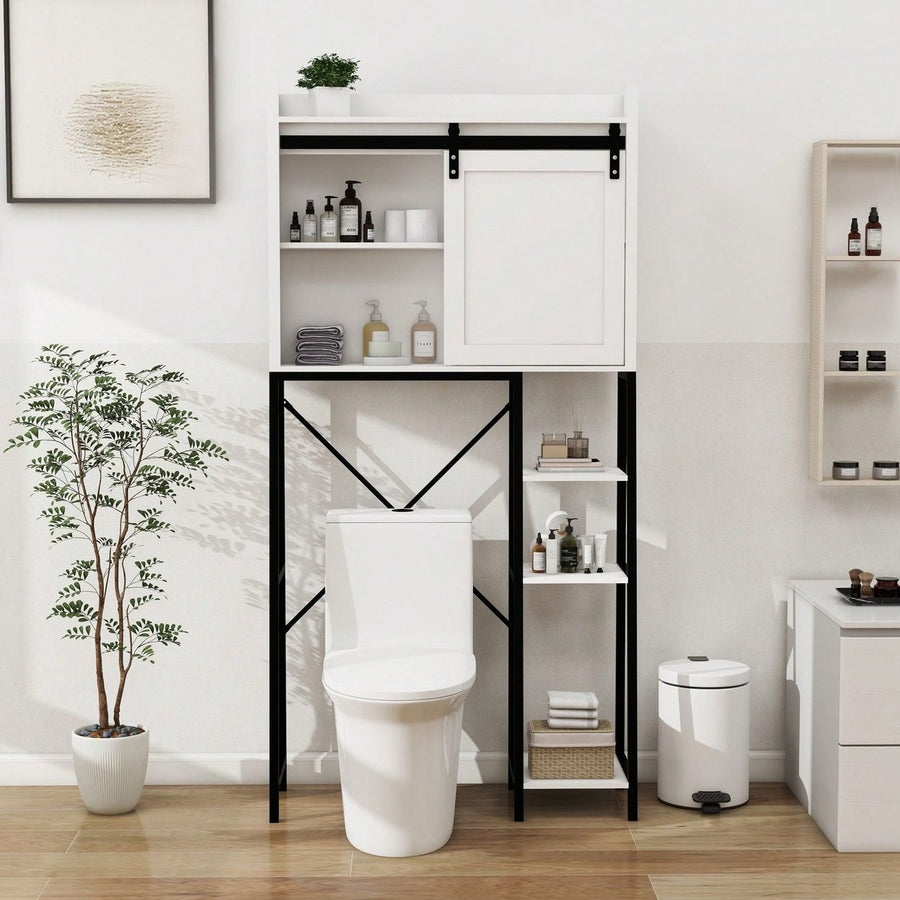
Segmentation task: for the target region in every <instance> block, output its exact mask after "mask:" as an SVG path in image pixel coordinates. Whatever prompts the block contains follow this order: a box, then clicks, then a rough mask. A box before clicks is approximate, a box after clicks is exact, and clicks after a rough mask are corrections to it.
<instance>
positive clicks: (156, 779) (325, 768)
mask: <svg viewBox="0 0 900 900" xmlns="http://www.w3.org/2000/svg"><path fill="white" fill-rule="evenodd" d="M656 767H657V753H656V751H655V750H642V751H639V752H638V780H639V781H647V782H655V781H656ZM506 771H507V769H506V754H505V753H503V752H500V751H480V750H467V751H463V752H462V753H460V755H459V783H460V784H502V783H503V782H505V781H506ZM750 780H751V781H784V752H783V751H781V750H751V751H750ZM268 781H269V758H268V755H267V754H265V753H209V754H207V753H151V754H150V763H149V765H148V767H147V784H267V783H268ZM339 781H340V777H339V774H338V760H337V753H334V752H328V753H295V754H293V755H291V756H289V758H288V783H289V784H338V783H339ZM54 784H75V774H74V772H73V769H72V757H71V756H70V755H69V754H65V753H46V754H15V753H3V754H0V785H7V786H11V785H54Z"/></svg>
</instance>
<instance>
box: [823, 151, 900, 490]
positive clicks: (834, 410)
mask: <svg viewBox="0 0 900 900" xmlns="http://www.w3.org/2000/svg"><path fill="white" fill-rule="evenodd" d="M898 168H900V140H884V141H882V140H825V141H818V142H817V143H815V144H814V145H813V154H812V241H811V293H810V343H809V457H808V471H809V477H810V479H811V480H812V481H814V482H816V483H818V484H823V485H833V484H838V485H842V486H865V485H892V484H898V482H896V481H883V480H876V479H872V478H860V479H859V480H854V481H844V480H838V481H834V479H832V478H831V477H830V475H831V464H832V461H833V460H835V459H851V460H859V462H860V470H861V472H863V473H865V472H866V470H867V468H868V467H869V466H871V462H872V460H873V459H897V458H900V435H897V434H896V433H894V432H892V430H891V429H890V428H885V422H886V418H888V417H886V416H885V411H886V409H888V408H890V406H891V405H893V408H894V410H895V412H894V414H893V415H891V416H890V417H889V419H890V420H894V419H896V409H897V407H896V403H898V402H900V394H897V387H896V385H897V383H896V382H894V381H893V379H895V378H897V376H898V375H900V371H898V370H897V369H888V370H887V371H883V372H870V371H866V349H884V348H885V346H887V347H889V348H890V349H889V350H888V365H890V364H891V363H894V364H895V365H896V362H897V353H898V352H900V317H898V316H897V315H896V313H895V310H896V309H898V308H900V266H898V265H897V264H898V263H900V256H898V255H897V253H896V249H897V247H898V244H900V241H898V240H897V237H896V235H897V233H898V232H897V222H898V221H900V188H898V177H897V176H898ZM871 206H877V207H878V209H879V213H880V218H881V220H882V222H883V223H884V228H883V233H884V236H885V237H884V248H883V249H882V255H880V256H866V255H864V254H863V255H861V256H848V255H847V232H848V228H849V225H850V220H851V218H853V217H856V218H857V219H858V222H859V227H860V231H861V232H863V234H864V232H865V224H866V220H867V216H868V213H869V209H870V207H871ZM839 349H856V350H858V351H859V358H860V370H859V371H839V370H838V350H839Z"/></svg>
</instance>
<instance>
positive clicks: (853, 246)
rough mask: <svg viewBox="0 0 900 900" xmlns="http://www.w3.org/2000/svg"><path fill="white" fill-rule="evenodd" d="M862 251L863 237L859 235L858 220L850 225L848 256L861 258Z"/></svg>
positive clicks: (854, 220)
mask: <svg viewBox="0 0 900 900" xmlns="http://www.w3.org/2000/svg"><path fill="white" fill-rule="evenodd" d="M861 250H862V235H861V234H860V233H859V222H857V221H856V219H853V221H852V222H851V223H850V233H849V234H848V235H847V256H859V254H860V252H861Z"/></svg>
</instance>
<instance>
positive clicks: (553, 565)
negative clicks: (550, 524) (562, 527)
mask: <svg viewBox="0 0 900 900" xmlns="http://www.w3.org/2000/svg"><path fill="white" fill-rule="evenodd" d="M546 553H547V558H546V561H545V565H546V566H547V574H548V575H557V574H559V541H558V540H557V539H556V531H555V530H554V529H553V528H551V529H550V534H548V535H547V551H546Z"/></svg>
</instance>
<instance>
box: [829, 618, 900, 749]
mask: <svg viewBox="0 0 900 900" xmlns="http://www.w3.org/2000/svg"><path fill="white" fill-rule="evenodd" d="M840 672H841V676H840V678H841V688H840V728H839V737H838V740H839V742H840V743H841V744H842V745H846V744H900V637H897V636H893V637H852V636H850V637H847V636H842V637H841V667H840Z"/></svg>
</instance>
